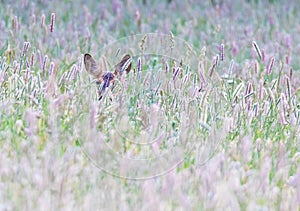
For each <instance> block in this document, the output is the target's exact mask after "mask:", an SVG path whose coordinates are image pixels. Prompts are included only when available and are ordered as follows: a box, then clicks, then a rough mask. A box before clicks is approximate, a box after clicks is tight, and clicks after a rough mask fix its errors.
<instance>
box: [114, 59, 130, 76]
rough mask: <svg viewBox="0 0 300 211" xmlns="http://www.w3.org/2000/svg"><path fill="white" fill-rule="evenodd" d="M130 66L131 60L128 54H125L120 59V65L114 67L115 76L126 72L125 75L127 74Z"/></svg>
mask: <svg viewBox="0 0 300 211" xmlns="http://www.w3.org/2000/svg"><path fill="white" fill-rule="evenodd" d="M131 64H132V59H131V57H130V55H129V54H126V55H125V56H124V57H123V58H122V60H121V61H120V63H119V64H117V65H116V70H115V74H120V75H121V74H122V73H123V72H124V71H126V73H129V72H130V69H131Z"/></svg>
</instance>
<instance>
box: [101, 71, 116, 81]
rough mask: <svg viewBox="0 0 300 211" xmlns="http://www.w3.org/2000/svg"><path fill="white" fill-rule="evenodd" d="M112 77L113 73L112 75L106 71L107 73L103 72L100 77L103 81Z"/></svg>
mask: <svg viewBox="0 0 300 211" xmlns="http://www.w3.org/2000/svg"><path fill="white" fill-rule="evenodd" d="M114 77H115V75H114V74H113V73H111V72H107V73H105V74H104V75H103V76H102V79H103V80H104V81H107V80H109V81H111V80H113V79H114Z"/></svg>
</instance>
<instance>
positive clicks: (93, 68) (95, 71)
mask: <svg viewBox="0 0 300 211" xmlns="http://www.w3.org/2000/svg"><path fill="white" fill-rule="evenodd" d="M84 66H85V69H86V71H87V72H88V73H89V74H91V75H92V76H94V77H95V78H97V79H98V78H100V77H101V73H102V71H101V70H100V68H99V67H98V65H97V63H96V61H95V60H94V59H93V57H92V56H91V55H90V54H88V53H86V54H84Z"/></svg>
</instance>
